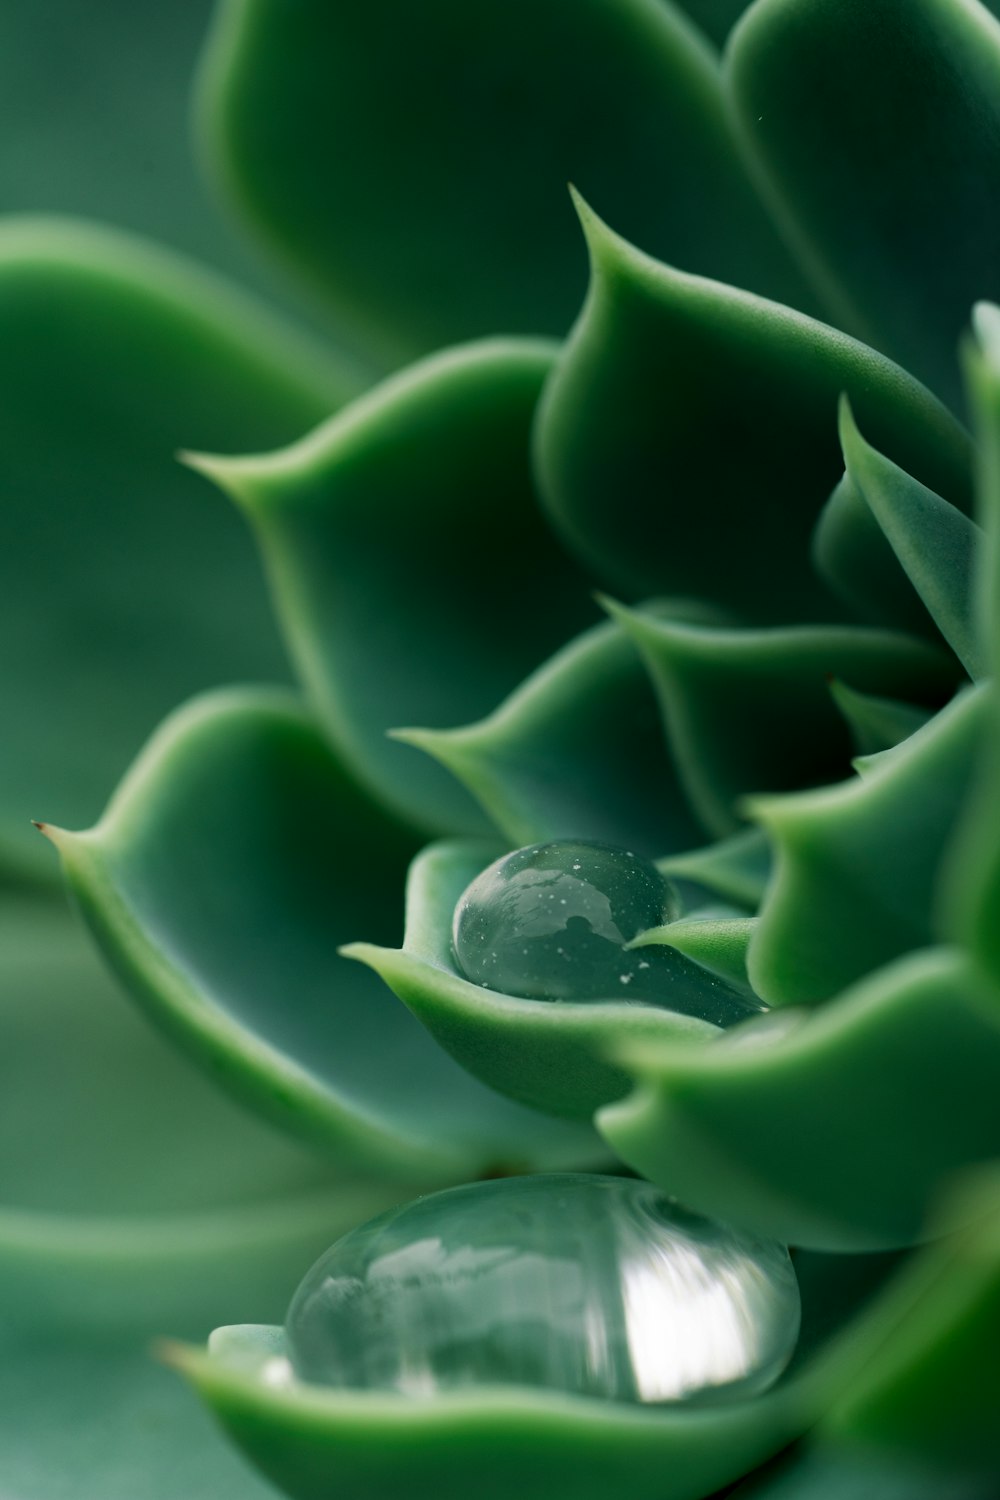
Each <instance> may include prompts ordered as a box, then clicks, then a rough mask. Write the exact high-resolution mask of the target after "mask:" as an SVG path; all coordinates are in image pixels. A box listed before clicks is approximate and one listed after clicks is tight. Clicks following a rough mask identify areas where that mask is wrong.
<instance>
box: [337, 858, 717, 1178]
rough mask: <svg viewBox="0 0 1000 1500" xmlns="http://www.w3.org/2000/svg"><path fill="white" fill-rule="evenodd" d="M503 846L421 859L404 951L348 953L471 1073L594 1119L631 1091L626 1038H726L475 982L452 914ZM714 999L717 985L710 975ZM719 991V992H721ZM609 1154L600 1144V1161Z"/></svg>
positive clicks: (677, 1018)
mask: <svg viewBox="0 0 1000 1500" xmlns="http://www.w3.org/2000/svg"><path fill="white" fill-rule="evenodd" d="M502 852H503V851H502V850H498V849H496V848H493V847H490V846H487V845H483V844H477V843H473V842H471V841H459V840H453V841H450V842H446V843H441V844H432V845H431V846H430V848H429V849H426V850H424V852H423V853H422V854H421V855H420V856H419V858H418V859H417V860H415V862H414V864H413V867H412V869H411V871H410V877H409V881H408V884H407V900H406V936H405V939H404V942H403V947H402V948H386V947H376V946H375V945H374V944H372V943H353V944H351V946H350V947H349V948H346V949H345V950H344V951H345V952H346V953H347V955H348V957H350V958H357V959H359V960H360V961H361V962H362V963H364V964H367V965H369V966H370V967H371V968H372V969H374V970H375V972H376V973H377V974H380V975H381V977H382V978H383V979H384V980H385V982H386V984H387V985H389V987H390V989H392V990H393V992H394V993H395V994H396V995H398V996H399V998H400V1000H402V1001H403V1003H404V1004H405V1005H407V1006H408V1007H409V1008H410V1010H412V1011H413V1013H414V1015H416V1016H417V1017H418V1018H419V1019H420V1020H421V1021H422V1022H423V1023H424V1025H425V1026H426V1027H427V1028H428V1030H429V1031H431V1032H432V1034H433V1035H434V1037H435V1038H436V1040H437V1041H438V1042H440V1044H441V1046H442V1047H444V1048H446V1049H447V1051H449V1052H450V1053H451V1054H452V1056H453V1057H456V1058H457V1059H458V1061H459V1062H460V1063H461V1064H462V1066H463V1067H465V1068H468V1070H469V1071H470V1073H473V1074H474V1075H475V1076H476V1077H478V1078H482V1079H483V1081H484V1082H486V1083H488V1084H489V1085H490V1087H491V1088H495V1089H499V1090H500V1091H501V1093H504V1094H507V1095H509V1096H510V1098H512V1099H518V1100H520V1101H521V1102H522V1103H524V1104H529V1105H531V1106H533V1107H534V1108H536V1109H542V1110H545V1111H547V1112H551V1113H552V1114H556V1115H564V1116H567V1117H569V1118H576V1119H586V1120H589V1119H590V1116H591V1115H592V1114H593V1112H594V1110H595V1109H596V1108H597V1107H598V1106H599V1105H601V1104H605V1103H607V1101H608V1100H609V1099H616V1098H618V1097H619V1096H620V1095H621V1094H622V1093H623V1091H624V1089H625V1088H626V1087H627V1077H626V1075H625V1074H624V1073H623V1072H622V1070H621V1069H620V1068H618V1067H616V1066H614V1065H613V1064H612V1063H610V1062H609V1061H607V1058H608V1055H609V1052H610V1042H611V1039H612V1038H613V1037H618V1036H640V1037H656V1036H664V1035H667V1036H670V1037H673V1038H679V1039H681V1040H682V1041H684V1042H685V1043H687V1044H689V1045H690V1044H693V1043H698V1042H705V1041H709V1040H712V1039H713V1038H715V1037H717V1036H718V1035H719V1032H718V1029H717V1028H716V1027H715V1026H713V1025H710V1024H709V1023H708V1022H707V1021H702V1020H699V1019H696V1018H695V1017H693V1016H688V1015H680V1014H677V1013H675V1012H671V1011H666V1010H657V1009H653V1008H652V1007H650V1006H646V1005H635V1004H631V1005H629V1004H625V1003H623V1002H621V1001H617V1002H616V1001H609V1002H608V1003H607V1004H604V1003H599V1004H595V1003H593V1002H588V1003H586V1004H582V1003H581V1004H575V1003H570V1002H566V1001H560V1002H558V1003H553V1002H550V1001H546V1000H524V999H521V998H519V997H517V996H513V995H505V994H502V993H501V992H499V991H497V990H493V989H485V988H483V987H481V986H480V985H478V984H471V983H470V982H469V981H468V980H467V979H465V978H463V977H462V976H461V975H460V974H459V972H458V969H457V967H456V964H455V959H454V956H453V953H452V947H451V927H452V918H453V915H454V911H455V907H456V905H457V903H458V899H459V897H460V896H461V895H462V892H463V891H464V890H465V888H466V886H467V885H469V883H470V882H471V881H472V880H474V879H475V877H476V876H477V875H478V874H479V873H480V871H481V870H483V869H484V868H485V867H486V865H488V864H489V863H490V861H491V860H492V859H494V858H495V857H496V855H497V854H499V853H502ZM705 986H706V994H707V995H710V994H711V991H712V988H713V986H715V981H713V980H712V979H711V977H710V976H709V975H708V974H706V975H705ZM715 987H717V986H715ZM599 1154H600V1148H599V1147H592V1151H591V1158H590V1159H591V1160H594V1159H596V1158H597V1157H598V1156H599Z"/></svg>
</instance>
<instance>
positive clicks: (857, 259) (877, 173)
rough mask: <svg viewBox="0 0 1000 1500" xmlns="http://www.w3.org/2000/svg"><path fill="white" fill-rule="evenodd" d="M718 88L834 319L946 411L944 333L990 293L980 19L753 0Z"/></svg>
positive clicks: (993, 139)
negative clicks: (725, 93)
mask: <svg viewBox="0 0 1000 1500" xmlns="http://www.w3.org/2000/svg"><path fill="white" fill-rule="evenodd" d="M728 83H729V88H730V92H731V96H732V99H733V102H734V105H735V111H736V116H737V118H738V120H739V123H740V126H741V128H742V138H743V140H744V142H745V145H746V148H747V151H748V153H749V159H750V161H751V163H752V164H753V165H754V167H755V169H756V172H757V175H758V179H759V182H760V185H761V187H762V189H763V190H764V193H765V196H766V197H767V198H768V200H769V201H770V202H771V205H772V207H773V208H774V209H775V211H776V213H777V214H778V216H779V218H780V221H781V222H782V225H783V227H785V228H786V230H787V236H788V238H789V240H790V242H791V243H793V244H794V246H795V248H796V249H797V250H798V252H799V258H800V260H801V261H802V262H803V264H805V265H807V266H808V267H810V268H811V269H812V270H813V272H814V274H815V280H816V282H817V285H819V286H820V287H821V288H822V290H823V291H824V293H825V294H826V296H827V299H828V300H829V301H830V303H831V305H833V306H836V307H837V308H838V309H839V317H838V321H840V322H841V323H842V326H844V327H849V328H852V329H853V330H854V331H856V332H857V333H858V334H859V336H860V337H862V338H865V339H867V340H868V341H869V342H870V343H872V344H874V345H876V346H877V347H879V348H883V349H885V351H886V353H888V354H890V355H891V356H892V357H893V358H894V359H898V360H900V361H901V363H903V364H904V365H906V367H907V368H908V369H911V370H913V371H914V373H915V374H916V375H918V376H919V377H920V378H921V379H922V380H924V381H926V382H927V384H928V385H930V386H931V387H932V388H933V389H934V390H936V391H938V392H939V394H941V395H942V396H944V397H945V398H946V399H949V400H950V401H952V402H954V404H955V405H956V406H960V405H961V400H962V391H961V386H960V382H959V379H958V367H957V364H956V360H955V348H956V345H957V342H958V338H959V334H960V333H961V331H962V330H963V329H964V327H965V325H966V322H967V320H968V316H969V308H970V307H971V306H972V303H973V302H974V301H975V300H976V299H977V298H979V297H991V296H992V297H996V296H998V295H1000V199H998V196H997V192H996V182H997V179H998V175H1000V24H998V23H997V20H996V19H995V17H993V16H991V15H990V14H989V12H988V11H987V10H986V9H985V8H984V7H983V6H982V5H979V4H977V3H975V0H972V3H969V0H962V3H959V4H956V3H954V0H758V3H757V4H755V5H753V6H752V7H751V8H750V10H749V11H748V12H747V14H746V15H745V16H744V18H743V20H742V22H741V23H740V24H739V26H738V27H737V29H736V31H735V32H734V33H733V36H732V39H731V41H730V44H729V50H728ZM858 418H859V421H860V423H861V427H862V429H863V430H864V431H866V432H867V431H868V422H867V419H866V418H865V417H863V415H862V414H861V412H860V410H858ZM872 436H873V438H874V441H875V443H876V446H877V447H879V448H882V447H883V444H882V442H881V440H880V439H879V438H878V437H875V436H874V434H872ZM891 456H892V457H894V458H898V460H899V461H900V462H902V463H903V465H904V467H907V465H906V464H905V460H904V459H903V457H902V455H897V454H894V453H893V454H892V455H891ZM920 477H921V478H925V476H920ZM926 482H928V483H931V485H932V488H934V487H936V486H934V485H933V481H929V480H927V481H926ZM949 498H951V497H949Z"/></svg>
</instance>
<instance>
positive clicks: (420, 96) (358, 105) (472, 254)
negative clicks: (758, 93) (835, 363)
mask: <svg viewBox="0 0 1000 1500" xmlns="http://www.w3.org/2000/svg"><path fill="white" fill-rule="evenodd" d="M568 38H572V45H568V42H567V39H568ZM387 41H388V45H387ZM200 124H201V135H202V139H203V141H204V143H205V145H206V148H207V154H208V157H209V160H210V163H211V166H212V168H213V175H214V177H215V178H216V180H217V181H218V182H219V183H220V185H221V186H222V187H223V188H224V190H225V192H226V194H227V195H228V197H229V198H230V199H231V200H232V201H233V203H234V204H235V206H236V207H237V208H238V209H239V210H240V211H241V213H242V215H243V217H244V219H245V220H246V221H247V222H248V223H249V224H250V225H251V226H252V228H253V229H254V230H256V232H257V233H258V234H259V235H260V236H261V237H262V238H263V239H264V240H265V241H266V242H267V243H268V244H269V245H270V246H271V248H272V249H274V250H276V251H277V252H278V254H279V255H280V256H281V258H282V259H283V260H284V261H285V262H286V263H287V264H288V265H289V266H290V267H291V268H292V269H293V270H294V271H295V272H296V273H297V274H298V275H299V276H300V277H302V278H304V279H305V280H306V281H307V282H308V283H309V284H310V286H311V287H312V288H313V289H314V290H315V291H318V292H319V293H320V295H321V296H322V297H323V298H324V299H325V301H326V303H327V305H328V306H329V307H330V309H331V310H332V312H333V313H334V315H335V318H336V321H337V325H338V327H340V328H341V329H342V330H343V331H344V333H345V334H346V335H347V336H348V337H349V338H351V339H352V340H353V341H354V342H355V343H357V344H358V345H359V347H361V348H362V349H364V350H366V351H368V352H370V353H372V354H374V355H375V356H377V357H378V358H380V359H381V360H383V361H384V362H385V363H388V364H396V365H398V364H400V363H403V362H405V361H406V360H409V359H412V358H413V357H415V356H416V355H419V354H424V353H426V352H427V351H428V350H430V349H434V348H438V347H440V346H441V345H442V344H448V343H452V342H455V341H457V340H461V339H467V338H479V337H482V336H484V335H487V334H494V333H545V334H560V335H561V334H562V333H564V332H565V330H566V328H567V326H568V324H569V322H570V321H571V319H572V317H573V314H574V312H575V309H576V307H577V305H578V304H579V299H580V295H581V293H582V289H583V282H584V263H583V259H582V257H581V255H580V251H579V244H578V242H577V241H576V239H575V236H574V232H573V219H572V214H571V213H570V210H569V205H568V204H567V202H566V183H567V182H568V181H572V182H577V183H579V184H580V186H581V187H582V188H583V190H584V191H585V192H587V193H589V194H590V195H591V196H592V197H593V198H595V200H597V201H598V202H600V203H602V204H604V205H605V206H606V208H607V210H608V212H609V213H611V214H613V215H614V216H615V217H616V218H618V219H620V220H621V222H622V223H623V224H625V225H626V227H627V228H628V230H629V231H630V232H631V233H634V234H635V235H636V236H637V238H639V239H641V240H643V241H645V242H648V243H649V244H650V245H651V246H652V247H653V248H654V249H655V250H657V251H659V252H660V253H662V254H664V255H668V256H670V257H671V258H673V259H675V260H677V261H678V262H679V263H680V264H682V265H690V266H691V267H692V269H703V270H705V271H706V272H707V273H708V274H709V275H716V276H719V277H721V278H723V279H725V280H731V281H736V282H739V283H740V284H748V285H753V286H755V287H758V288H759V289H760V290H761V291H766V292H768V293H770V294H772V295H777V296H781V297H785V298H791V299H792V300H794V299H795V298H796V296H797V295H806V294H805V293H804V289H803V288H802V286H801V282H800V280H799V277H798V275H797V273H795V272H793V271H792V270H791V267H790V263H789V261H788V259H787V252H786V251H784V249H783V248H782V247H781V246H780V244H779V241H778V239H777V236H776V235H775V233H774V231H773V229H772V228H771V226H770V224H769V223H768V222H767V220H766V217H765V215H764V213H763V211H762V210H761V208H760V206H759V204H758V203H757V201H756V198H755V195H754V193H753V191H752V189H751V188H750V186H749V183H748V181H747V180H746V177H745V174H744V168H743V165H742V162H741V160H740V159H739V153H738V151H737V149H736V146H735V142H734V139H733V136H732V133H731V127H730V125H729V122H728V118H727V116H726V112H725V109H724V107H723V99H722V92H721V87H720V83H719V69H718V65H717V61H716V59H715V57H714V56H713V54H712V51H711V49H710V48H709V47H708V46H707V45H706V44H705V43H704V42H703V41H702V40H701V38H700V37H699V36H698V34H697V32H696V31H695V30H694V29H693V28H692V27H691V26H690V25H689V24H688V23H687V22H686V21H685V20H684V19H683V17H682V16H681V15H680V14H679V13H678V12H677V11H676V10H674V9H673V8H672V7H670V6H667V5H663V4H660V3H658V0H618V3H617V4H615V5H613V6H609V5H606V4H604V3H603V0H505V3H504V4H502V5H491V6H480V7H479V8H478V9H477V11H476V15H475V22H474V24H473V23H472V22H471V20H470V18H469V17H468V16H467V15H466V14H465V13H464V11H463V10H462V8H461V7H460V6H458V5H456V3H455V0H423V3H422V4H421V5H420V7H419V9H414V7H413V6H411V5H408V4H406V3H404V0H378V3H377V4H376V3H371V0H364V3H362V0H350V3H340V4H338V5H336V6H331V5H329V4H328V3H326V0H297V3H296V4H295V5H288V4H286V3H285V0H226V3H224V4H222V5H221V6H220V8H219V10H218V13H217V21H216V26H215V30H214V33H213V35H212V37H211V39H210V43H209V47H208V51H207V53H206V56H205V60H204V69H203V76H202V80H201V108H200ZM678 141H683V149H678V145H677V143H678ZM706 184H710V191H706Z"/></svg>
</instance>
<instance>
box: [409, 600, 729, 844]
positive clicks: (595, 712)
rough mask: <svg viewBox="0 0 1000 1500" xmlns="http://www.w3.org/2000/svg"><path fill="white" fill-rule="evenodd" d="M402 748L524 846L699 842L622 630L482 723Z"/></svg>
mask: <svg viewBox="0 0 1000 1500" xmlns="http://www.w3.org/2000/svg"><path fill="white" fill-rule="evenodd" d="M394 737H395V738H398V739H402V740H404V741H405V742H406V743H408V744H412V745H417V746H419V747H420V749H422V750H426V751H428V753H429V754H431V755H433V756H434V757H435V758H436V759H438V760H440V761H441V762H442V764H443V765H445V766H446V767H447V768H448V770H449V771H451V773H452V774H453V775H454V776H457V777H458V778H459V779H460V780H461V781H462V782H463V783H464V784H465V785H466V786H467V787H468V788H469V790H470V791H471V792H472V793H473V795H474V796H475V797H476V799H477V800H478V802H479V803H480V805H481V806H482V807H483V809H484V810H485V812H486V813H487V814H488V815H489V817H490V819H491V821H492V822H493V823H494V824H495V825H496V827H497V828H499V829H500V831H501V832H502V833H504V834H505V835H506V836H507V837H508V838H509V839H510V841H511V843H512V844H513V845H514V846H515V847H523V846H524V845H526V844H536V843H544V842H547V841H548V840H549V839H561V838H582V839H597V840H599V841H602V842H605V843H610V844H620V845H623V846H627V847H628V848H630V849H636V850H638V852H639V853H641V854H645V855H647V856H652V855H654V854H658V853H660V852H661V851H662V850H663V849H665V848H676V847H678V846H679V847H681V848H684V847H685V846H687V845H688V844H690V843H692V842H693V841H694V840H695V839H696V838H697V837H698V835H699V832H700V830H699V827H698V824H697V822H696V821H695V819H694V817H693V816H692V814H691V812H690V810H689V808H688V806H687V802H686V799H685V797H684V794H683V792H682V791H681V789H680V786H679V785H678V784H677V780H676V776H675V774H674V771H673V765H672V762H671V760H670V756H669V753H668V751H667V747H666V745H665V743H664V739H663V729H662V726H661V723H660V715H659V710H658V708H657V705H656V699H655V697H654V696H653V692H652V689H651V687H650V683H649V678H648V676H647V674H646V672H645V670H644V668H643V666H642V663H641V661H640V659H639V657H638V655H637V653H636V651H635V648H634V647H633V645H632V644H631V642H630V641H629V640H628V639H627V637H626V635H625V633H624V631H622V630H621V628H620V627H618V626H616V625H613V624H606V625H598V626H595V627H594V628H593V629H592V630H588V631H586V632H585V633H584V634H583V635H581V636H578V637H577V638H576V639H575V640H573V641H571V642H570V643H569V645H568V646H565V647H564V648H563V649H562V650H561V651H559V652H557V653H556V655H555V656H554V657H552V658H551V659H550V660H549V661H547V662H546V663H545V664H544V665H543V666H541V667H539V668H538V670H537V671H536V672H534V673H532V675H531V676H530V677H529V678H528V679H527V681H526V682H524V683H522V684H521V686H520V687H519V688H517V689H516V690H515V691H514V692H513V693H512V694H511V696H510V697H509V698H508V699H507V700H506V702H504V703H502V704H501V705H500V707H499V708H498V709H496V711H495V712H494V713H492V714H490V716H489V717H488V718H486V719H483V720H482V721H481V722H480V723H478V724H470V725H469V726H468V727H467V728H464V729H450V730H443V731H442V730H437V731H435V730H427V729H421V730H414V729H409V730H400V731H398V732H396V734H395V736H394Z"/></svg>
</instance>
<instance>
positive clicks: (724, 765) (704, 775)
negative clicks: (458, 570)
mask: <svg viewBox="0 0 1000 1500" xmlns="http://www.w3.org/2000/svg"><path fill="white" fill-rule="evenodd" d="M610 608H611V610H612V612H613V614H614V616H615V618H616V619H617V620H619V622H620V623H621V624H622V625H623V626H624V628H625V630H626V631H627V632H628V634H629V635H630V636H631V637H632V639H633V640H634V642H635V644H636V646H637V647H638V649H639V650H640V652H641V653H642V656H643V659H644V661H645V662H646V665H647V667H648V668H649V672H650V675H651V677H652V680H653V683H654V686H655V687H656V691H657V695H658V697H659V700H660V704H661V706H662V709H663V717H664V722H665V726H666V731H667V739H668V742H669V744H670V747H671V750H672V752H673V756H674V759H675V761H676V763H677V769H678V773H679V776H680V779H681V782H682V784H683V786H684V787H685V789H686V791H687V794H688V798H689V799H690V802H691V806H692V807H693V808H694V810H695V811H696V812H697V813H698V815H699V816H700V817H701V820H702V822H703V824H704V826H705V828H706V829H707V830H708V831H709V832H711V833H715V834H717V835H720V836H721V835H725V834H728V833H732V832H733V831H734V830H735V829H736V828H738V827H739V823H740V819H739V816H738V811H737V806H736V804H737V803H738V801H739V799H740V798H741V797H742V796H744V795H745V794H747V793H749V792H776V791H790V790H793V789H794V788H796V787H801V786H804V785H815V784H816V783H818V782H823V781H832V780H835V779H836V778H838V777H840V776H843V775H844V774H846V772H847V769H848V766H849V762H850V754H851V745H850V739H849V735H848V733H847V728H846V725H845V724H844V722H843V719H842V718H841V716H840V714H839V713H838V712H837V708H836V705H835V704H834V703H833V701H832V700H831V697H830V692H829V680H830V678H831V677H834V676H844V677H846V678H847V679H848V680H849V681H850V682H851V683H852V684H854V685H855V686H857V687H859V688H861V689H867V690H869V691H872V692H879V691H883V692H884V691H889V690H896V691H898V692H900V693H901V694H902V695H904V696H907V695H912V696H913V697H915V698H919V699H923V700H924V701H929V702H933V701H934V700H935V699H936V700H937V702H939V703H940V701H941V700H942V699H943V698H946V697H947V696H948V694H949V692H950V691H951V690H952V689H953V688H954V685H955V680H956V671H955V668H954V664H953V663H952V662H951V661H950V660H949V659H948V658H947V657H946V656H945V655H944V653H943V652H938V651H935V649H934V648H933V647H931V646H928V645H925V644H924V643H922V642H919V641H915V640H913V639H912V638H910V637H907V636H902V635H895V634H889V633H888V632H879V631H873V630H861V629H858V628H853V627H847V626H835V625H827V626H798V627H793V628H790V629H771V630H732V629H730V630H724V629H718V628H713V627H708V626H701V625H689V624H687V623H685V622H683V621H677V620H664V619H656V618H652V617H650V616H649V615H647V614H644V613H642V612H641V611H638V610H625V609H622V608H621V606H619V605H611V606H610Z"/></svg>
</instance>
